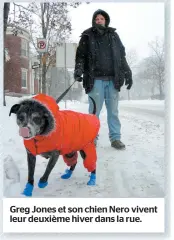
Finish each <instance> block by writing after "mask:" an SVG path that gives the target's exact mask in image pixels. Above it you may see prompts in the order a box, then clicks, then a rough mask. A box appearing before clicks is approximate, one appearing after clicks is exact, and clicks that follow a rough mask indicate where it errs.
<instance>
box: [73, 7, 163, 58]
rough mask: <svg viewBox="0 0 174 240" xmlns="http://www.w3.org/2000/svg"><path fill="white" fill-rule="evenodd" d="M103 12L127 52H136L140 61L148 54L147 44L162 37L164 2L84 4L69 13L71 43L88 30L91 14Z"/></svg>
mask: <svg viewBox="0 0 174 240" xmlns="http://www.w3.org/2000/svg"><path fill="white" fill-rule="evenodd" d="M99 8H100V9H103V10H105V11H106V12H108V14H109V15H110V18H111V22H110V26H111V27H114V28H116V29H117V33H118V34H119V36H120V38H121V40H122V42H123V44H124V45H125V48H126V50H130V49H132V48H133V49H136V51H137V53H138V56H139V57H140V58H142V57H146V56H148V54H149V48H148V42H150V41H153V40H155V38H156V37H157V36H158V37H160V38H164V21H165V19H164V3H135V2H134V3H133V2H132V3H128V2H127V3H126V2H125V3H119V2H116V3H113V2H107V3H104V2H103V3H90V4H86V3H83V4H82V5H80V6H79V7H78V8H76V9H72V8H71V11H70V13H69V15H70V18H71V21H72V28H73V32H72V36H71V39H72V41H74V42H78V41H79V39H80V38H79V36H80V34H81V32H83V31H84V30H85V29H87V28H89V27H91V20H92V15H93V13H94V11H96V10H97V9H99Z"/></svg>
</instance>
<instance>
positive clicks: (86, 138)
mask: <svg viewBox="0 0 174 240" xmlns="http://www.w3.org/2000/svg"><path fill="white" fill-rule="evenodd" d="M33 100H34V101H37V102H39V103H40V104H41V105H43V106H45V107H46V108H47V110H49V112H50V114H51V115H52V117H53V118H54V128H53V130H52V131H51V132H50V133H49V134H48V135H44V136H42V135H38V136H35V137H34V138H31V139H29V140H24V145H25V147H26V149H28V150H29V152H31V153H32V154H33V155H35V156H36V155H39V154H42V153H45V152H49V151H53V150H58V151H60V154H61V155H63V158H64V161H65V162H66V163H67V164H68V162H67V158H66V156H65V154H68V153H71V152H76V151H80V150H83V151H84V152H85V154H86V157H85V160H84V166H85V168H87V169H88V171H89V172H91V171H93V170H95V169H96V160H97V156H96V149H95V145H94V139H95V138H96V136H97V134H98V131H99V128H100V122H99V119H98V118H97V117H96V116H95V115H92V114H83V113H78V112H75V111H70V110H61V111H60V110H59V107H58V105H57V103H56V101H55V100H54V99H53V98H52V97H50V96H48V95H45V94H38V95H36V96H34V97H33V98H32V101H33ZM29 101H30V100H29Z"/></svg>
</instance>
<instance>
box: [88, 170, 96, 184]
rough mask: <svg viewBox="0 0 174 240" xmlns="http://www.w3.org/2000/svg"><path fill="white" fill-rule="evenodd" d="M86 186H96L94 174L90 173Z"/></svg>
mask: <svg viewBox="0 0 174 240" xmlns="http://www.w3.org/2000/svg"><path fill="white" fill-rule="evenodd" d="M87 185H88V186H95V185H96V174H94V173H91V176H90V179H89V181H88V182H87Z"/></svg>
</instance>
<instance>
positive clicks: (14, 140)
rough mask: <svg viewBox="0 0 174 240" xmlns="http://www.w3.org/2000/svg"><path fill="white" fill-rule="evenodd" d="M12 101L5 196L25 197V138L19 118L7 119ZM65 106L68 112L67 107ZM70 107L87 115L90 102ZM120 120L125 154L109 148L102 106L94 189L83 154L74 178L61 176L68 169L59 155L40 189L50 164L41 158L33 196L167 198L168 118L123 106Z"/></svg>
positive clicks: (6, 136)
mask: <svg viewBox="0 0 174 240" xmlns="http://www.w3.org/2000/svg"><path fill="white" fill-rule="evenodd" d="M8 100H9V101H8V103H7V105H8V106H7V107H6V108H4V112H3V114H4V126H5V128H4V132H3V140H4V143H3V144H4V146H3V150H4V151H3V152H4V159H5V181H4V182H5V186H4V195H5V196H7V197H23V196H21V195H20V192H21V191H22V190H23V188H24V186H25V183H26V179H27V162H26V153H25V150H24V147H23V143H22V139H21V138H20V137H19V136H18V128H17V126H16V124H15V117H14V116H13V117H11V118H9V117H8V111H9V108H10V106H11V105H12V104H13V103H15V101H14V100H12V99H11V98H9V99H8ZM61 106H62V108H64V104H62V105H61ZM67 107H68V109H72V110H75V111H80V112H87V109H88V105H87V104H85V103H77V102H76V103H70V102H69V103H68V104H67ZM120 120H121V123H122V141H123V142H124V143H125V144H126V150H124V151H117V150H115V149H113V148H111V147H110V142H109V140H108V128H107V123H106V110H105V107H104V108H103V110H102V112H101V130H100V138H99V142H98V146H97V154H98V163H97V185H96V186H95V187H89V186H87V185H86V182H87V180H88V175H89V174H88V173H87V172H86V170H85V169H84V168H83V164H82V159H81V157H80V156H79V163H78V165H77V168H76V170H75V172H74V175H73V176H72V178H71V179H69V180H62V179H61V178H60V176H61V173H63V172H64V170H65V168H66V166H65V164H64V162H63V160H62V157H60V159H59V161H58V163H57V165H56V167H55V168H54V169H53V172H52V174H51V175H50V178H49V184H48V186H47V188H45V189H39V188H38V187H37V182H38V180H39V178H40V177H41V176H42V174H43V172H44V170H45V167H46V164H47V160H45V159H43V158H41V157H38V159H37V164H36V171H35V188H34V191H33V197H58V198H60V197H164V195H165V193H164V119H163V118H162V117H160V116H155V115H153V114H151V115H150V114H148V115H145V114H140V112H139V114H137V113H136V111H128V110H127V109H125V108H123V107H122V106H121V107H120ZM9 126H11V130H10V131H9V130H7V127H9ZM7 157H8V158H7ZM10 159H11V160H10ZM10 161H11V163H10ZM12 164H13V168H12V167H11V165H12ZM14 165H15V166H14ZM19 179H20V180H19ZM19 181H20V183H19Z"/></svg>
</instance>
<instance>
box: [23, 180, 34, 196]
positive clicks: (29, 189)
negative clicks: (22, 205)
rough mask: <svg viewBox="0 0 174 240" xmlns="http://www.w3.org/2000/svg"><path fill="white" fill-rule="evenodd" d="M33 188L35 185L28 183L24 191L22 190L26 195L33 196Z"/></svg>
mask: <svg viewBox="0 0 174 240" xmlns="http://www.w3.org/2000/svg"><path fill="white" fill-rule="evenodd" d="M33 188H34V186H33V185H31V184H30V183H27V184H26V186H25V189H24V191H23V192H22V194H23V195H25V196H26V197H31V196H32V192H33Z"/></svg>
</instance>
